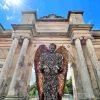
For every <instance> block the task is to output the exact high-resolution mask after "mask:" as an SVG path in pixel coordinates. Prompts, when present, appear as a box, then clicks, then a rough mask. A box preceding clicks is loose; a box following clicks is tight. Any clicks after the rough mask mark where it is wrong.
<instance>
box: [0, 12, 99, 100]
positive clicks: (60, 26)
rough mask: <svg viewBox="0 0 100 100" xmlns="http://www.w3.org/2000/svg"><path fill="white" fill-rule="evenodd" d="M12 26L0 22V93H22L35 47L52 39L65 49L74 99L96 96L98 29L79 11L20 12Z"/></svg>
mask: <svg viewBox="0 0 100 100" xmlns="http://www.w3.org/2000/svg"><path fill="white" fill-rule="evenodd" d="M12 27H13V30H6V29H4V27H3V26H2V25H0V71H1V72H0V96H2V95H9V96H17V95H18V94H20V95H22V96H26V95H27V87H28V84H29V82H30V77H31V72H32V65H33V63H34V57H35V52H36V50H37V49H38V47H39V46H40V45H46V46H48V45H49V44H50V43H55V44H56V45H57V47H59V46H64V47H65V48H66V50H67V51H68V58H69V59H68V61H69V63H70V64H71V74H72V83H73V92H74V98H75V100H77V99H78V100H80V99H83V98H99V97H100V67H99V66H100V31H99V30H92V28H93V24H86V23H85V22H84V19H83V12H82V11H69V13H68V17H67V18H63V17H61V16H56V15H54V14H50V15H48V16H44V17H41V18H39V19H38V18H37V15H36V12H22V21H21V23H20V24H12Z"/></svg>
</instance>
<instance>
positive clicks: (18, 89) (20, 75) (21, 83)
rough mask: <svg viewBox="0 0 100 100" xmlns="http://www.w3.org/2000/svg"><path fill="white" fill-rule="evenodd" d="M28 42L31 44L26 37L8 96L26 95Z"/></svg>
mask: <svg viewBox="0 0 100 100" xmlns="http://www.w3.org/2000/svg"><path fill="white" fill-rule="evenodd" d="M28 44H29V39H28V38H25V39H24V40H23V44H22V48H21V51H20V55H19V58H18V61H17V64H16V68H15V72H14V76H13V79H12V81H11V84H10V88H9V91H8V96H23V97H24V96H26V93H27V86H26V85H27V83H26V82H27V79H25V73H26V69H25V65H24V61H25V56H26V51H27V48H28ZM23 90H24V93H23ZM7 100H8V99H7ZM10 100H13V99H10Z"/></svg>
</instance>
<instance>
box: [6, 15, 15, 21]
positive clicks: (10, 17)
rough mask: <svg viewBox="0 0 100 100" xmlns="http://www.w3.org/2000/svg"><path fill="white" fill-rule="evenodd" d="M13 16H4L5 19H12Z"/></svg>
mask: <svg viewBox="0 0 100 100" xmlns="http://www.w3.org/2000/svg"><path fill="white" fill-rule="evenodd" d="M13 18H14V17H13V16H6V19H7V20H11V19H13Z"/></svg>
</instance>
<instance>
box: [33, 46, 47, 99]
mask: <svg viewBox="0 0 100 100" xmlns="http://www.w3.org/2000/svg"><path fill="white" fill-rule="evenodd" d="M47 51H48V49H47V47H46V46H45V45H40V46H39V48H38V49H37V51H36V53H35V58H34V66H35V74H36V83H37V88H38V93H39V98H40V100H43V75H42V73H41V71H40V64H39V62H40V56H41V54H42V53H44V52H47Z"/></svg>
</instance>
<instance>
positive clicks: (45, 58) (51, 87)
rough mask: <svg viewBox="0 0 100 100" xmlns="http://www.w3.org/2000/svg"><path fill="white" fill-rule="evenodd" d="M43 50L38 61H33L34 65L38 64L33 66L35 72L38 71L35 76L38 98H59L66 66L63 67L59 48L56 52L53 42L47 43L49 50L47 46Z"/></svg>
mask: <svg viewBox="0 0 100 100" xmlns="http://www.w3.org/2000/svg"><path fill="white" fill-rule="evenodd" d="M44 50H45V52H43V51H42V53H40V55H39V56H40V57H39V62H40V63H35V65H38V64H39V67H38V68H36V67H35V68H36V74H37V73H38V72H39V73H40V74H38V76H36V77H37V85H38V90H39V100H61V97H62V94H63V88H64V82H65V77H66V73H67V68H66V67H65V68H66V70H65V68H64V63H65V62H64V60H65V59H64V58H63V55H62V54H61V53H59V50H58V52H56V45H55V44H54V43H51V44H50V45H49V50H48V49H47V48H45V49H44ZM35 60H36V59H35ZM35 62H36V61H35ZM37 62H38V61H37ZM66 66H67V62H66ZM64 70H65V71H64ZM37 71H38V72H37ZM39 82H40V83H39ZM60 82H61V83H60ZM38 83H39V84H38Z"/></svg>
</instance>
